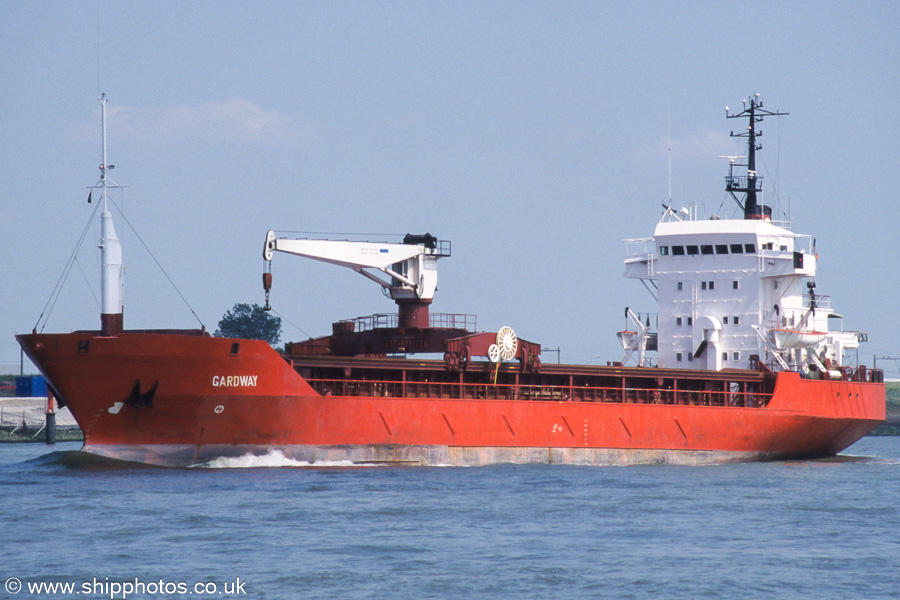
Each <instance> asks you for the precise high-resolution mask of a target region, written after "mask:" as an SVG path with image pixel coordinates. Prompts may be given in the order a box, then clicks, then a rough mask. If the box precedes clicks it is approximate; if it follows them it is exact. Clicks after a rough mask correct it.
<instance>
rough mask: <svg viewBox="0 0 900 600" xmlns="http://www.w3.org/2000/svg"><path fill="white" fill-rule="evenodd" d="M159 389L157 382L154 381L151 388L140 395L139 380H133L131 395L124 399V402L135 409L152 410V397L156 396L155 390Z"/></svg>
mask: <svg viewBox="0 0 900 600" xmlns="http://www.w3.org/2000/svg"><path fill="white" fill-rule="evenodd" d="M158 387H159V382H158V381H154V382H153V387H151V388H150V389H149V390H147V391H146V392H144V393H143V394H142V393H141V380H140V379H135V380H134V387H133V388H131V395H129V396H128V398H126V399H125V402H127V403H128V404H130V405H131V406H134V407H135V408H152V407H153V396H155V395H156V388H158Z"/></svg>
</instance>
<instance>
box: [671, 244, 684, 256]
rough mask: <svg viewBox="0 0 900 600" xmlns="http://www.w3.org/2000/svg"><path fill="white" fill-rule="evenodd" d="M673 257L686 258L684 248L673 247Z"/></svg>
mask: <svg viewBox="0 0 900 600" xmlns="http://www.w3.org/2000/svg"><path fill="white" fill-rule="evenodd" d="M672 256H684V246H672Z"/></svg>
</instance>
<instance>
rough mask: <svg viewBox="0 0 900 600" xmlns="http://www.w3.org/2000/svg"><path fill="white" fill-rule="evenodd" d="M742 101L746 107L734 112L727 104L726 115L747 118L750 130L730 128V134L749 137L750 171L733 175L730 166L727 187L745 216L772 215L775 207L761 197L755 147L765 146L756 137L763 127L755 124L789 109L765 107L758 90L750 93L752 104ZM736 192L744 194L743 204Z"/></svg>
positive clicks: (748, 157)
mask: <svg viewBox="0 0 900 600" xmlns="http://www.w3.org/2000/svg"><path fill="white" fill-rule="evenodd" d="M743 105H744V110H742V111H741V112H739V113H735V114H731V113H729V112H728V107H726V108H725V118H727V119H738V118H742V117H746V118H747V120H748V125H747V131H745V132H744V133H735V132H733V131H732V132H731V137H745V138H747V164H746V167H747V175H746V177H738V176H734V174H733V172H732V171H731V170H730V169H729V173H728V176H727V177H726V178H725V190H726V191H728V192H730V193H731V195H732V197H733V198H734V200H735V202H737V203H738V206H741V207H742V208H743V210H744V218H745V219H771V218H772V208H771V207H769V206H764V205H762V204H760V203H759V201H758V195H759V194H761V193H762V177H760V176H759V175H758V174H757V172H756V151H757V150H762V144H758V143H757V141H756V139H757V138H758V137H761V136H762V131H759V130H757V129H756V124H757V123H761V122H762V120H763V119H764V118H765V117H780V116H783V115H787V114H790V113H783V112H778V111H771V110H767V109H765V108H763V103H762V100H760V99H759V94H754V95H753V96H751V97H750V103H749V106H748V105H747V101H746V100H743ZM735 192H738V193H743V194H744V202H743V204H741V201H740V200H739V199H738V197H737V196H736V195H735Z"/></svg>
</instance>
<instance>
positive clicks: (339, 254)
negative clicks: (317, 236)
mask: <svg viewBox="0 0 900 600" xmlns="http://www.w3.org/2000/svg"><path fill="white" fill-rule="evenodd" d="M275 252H286V253H288V254H295V255H297V256H304V257H306V258H312V259H314V260H320V261H322V262H327V263H331V264H333V265H339V266H342V267H347V268H349V269H352V270H354V271H356V272H357V273H359V274H360V275H363V276H365V277H367V278H369V279H371V280H372V281H374V282H375V283H377V284H379V285H380V286H382V288H384V289H385V290H386V291H387V292H388V294H389V295H390V297H391V298H392V299H393V300H394V302H396V303H397V305H398V307H399V326H400V327H422V328H425V327H428V326H429V319H428V305H429V304H431V301H432V299H433V298H434V292H435V291H436V290H437V260H438V259H439V258H441V257H444V256H450V244H449V242H444V241H439V240H438V239H437V238H435V237H434V236H432V235H431V234H428V233H426V234H424V235H413V234H408V235H406V236H405V237H404V238H403V242H402V243H386V242H354V241H348V240H310V239H289V238H279V237H276V236H275V232H274V231H272V230H269V232H268V233H266V243H265V247H264V248H263V258H264V259H265V260H266V261H269V262H271V260H272V256H273V254H274V253H275ZM367 269H368V270H367ZM373 270H374V271H380V272H381V273H384V274H385V275H387V276H388V277H389V278H390V279H389V280H385V279H383V278H382V277H379V276H378V275H377V274H375V273H373V272H372V271H373ZM267 277H268V278H267ZM271 285H272V284H271V273H265V274H264V275H263V286H264V287H265V289H266V296H267V298H268V291H269V289H270V288H271ZM266 305H267V306H268V300H267V301H266Z"/></svg>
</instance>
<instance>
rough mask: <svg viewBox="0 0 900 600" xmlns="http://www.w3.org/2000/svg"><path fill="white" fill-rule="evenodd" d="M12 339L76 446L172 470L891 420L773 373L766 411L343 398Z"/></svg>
mask: <svg viewBox="0 0 900 600" xmlns="http://www.w3.org/2000/svg"><path fill="white" fill-rule="evenodd" d="M18 339H19V341H20V343H21V344H22V346H23V348H24V349H25V352H26V353H27V354H28V356H29V358H31V360H32V361H33V362H34V363H35V364H36V365H37V366H38V368H39V369H40V370H41V372H42V373H43V374H44V375H45V376H46V378H47V380H48V382H49V384H50V386H51V387H52V388H53V390H54V391H55V392H56V393H57V394H58V395H59V396H60V398H61V399H62V400H63V401H65V403H66V404H67V405H68V407H69V409H70V410H71V412H72V414H73V415H74V417H75V419H76V420H77V421H78V423H79V425H80V426H81V429H82V431H83V432H84V436H85V446H84V449H85V450H87V451H91V452H95V453H98V454H102V455H107V456H112V457H115V458H124V459H129V460H140V461H143V462H149V463H157V464H167V465H185V464H191V463H194V462H197V461H202V460H205V459H209V458H213V457H216V456H233V455H240V454H244V453H246V452H253V453H257V454H258V453H264V452H266V451H267V450H269V449H273V448H277V449H280V450H282V451H283V452H284V453H285V454H286V455H287V456H290V457H293V458H297V459H301V460H306V461H309V462H314V461H316V460H351V461H354V462H365V461H369V462H385V463H390V462H403V463H412V464H453V465H481V464H490V463H497V462H561V463H573V464H632V463H646V462H672V463H688V464H697V463H709V462H727V461H737V460H773V459H780V458H789V457H797V458H800V457H818V456H829V455H833V454H836V453H838V452H840V451H841V450H843V449H844V448H846V447H848V446H850V445H851V444H853V443H854V442H856V441H857V440H858V439H859V438H861V437H863V436H864V435H866V434H867V433H869V432H870V431H871V430H872V429H874V428H875V427H876V426H878V424H880V423H881V422H883V421H884V417H885V401H884V398H885V396H884V385H883V384H878V383H868V382H853V381H817V380H809V379H802V378H801V377H800V376H799V375H798V374H796V373H780V374H778V375H777V380H776V383H775V388H774V392H773V393H772V395H771V399H769V400H768V402H767V403H766V404H765V406H762V407H738V406H695V405H689V404H664V403H653V402H648V403H627V402H624V403H623V402H582V401H561V400H560V399H556V400H499V399H496V400H482V399H477V398H459V397H457V398H452V397H446V396H445V397H442V398H439V397H391V396H387V397H385V396H377V397H376V396H374V395H365V396H340V395H322V394H320V393H318V392H316V390H315V389H314V388H313V387H312V386H311V385H310V383H309V382H307V381H306V380H305V379H304V378H303V377H301V376H300V375H299V374H298V373H297V371H295V369H294V368H293V367H292V365H291V364H290V363H289V362H288V361H286V360H285V359H284V358H282V357H281V356H280V355H279V354H278V353H276V352H275V351H274V350H272V349H271V347H269V345H268V344H267V343H265V342H260V341H251V340H230V339H221V338H210V337H205V336H190V335H178V334H171V333H165V334H163V333H121V334H119V335H118V336H116V337H99V336H97V335H96V333H93V332H76V333H71V334H30V335H22V336H18ZM236 344H239V346H238V347H235V345H236ZM409 362H410V364H411V365H417V364H421V363H422V362H423V361H409ZM579 369H584V367H579ZM597 369H598V370H600V369H603V368H602V367H598V368H597ZM619 371H622V370H621V369H620V370H619ZM626 371H629V373H634V374H635V376H638V375H642V376H644V377H652V376H654V374H655V373H657V372H659V371H654V370H652V369H636V368H635V369H630V370H628V369H626ZM681 376H682V377H683V378H684V379H685V380H687V379H689V378H691V377H696V376H697V374H696V373H695V372H693V373H691V372H683V373H682V374H681ZM563 400H564V399H563Z"/></svg>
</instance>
